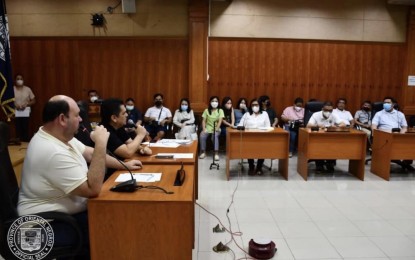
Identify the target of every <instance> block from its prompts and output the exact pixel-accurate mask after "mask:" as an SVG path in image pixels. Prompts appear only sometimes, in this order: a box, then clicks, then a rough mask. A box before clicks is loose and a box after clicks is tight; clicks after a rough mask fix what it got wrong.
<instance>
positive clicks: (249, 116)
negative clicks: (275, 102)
mask: <svg viewBox="0 0 415 260" xmlns="http://www.w3.org/2000/svg"><path fill="white" fill-rule="evenodd" d="M238 126H245V128H246V129H250V128H251V129H255V128H258V127H270V126H271V123H270V121H269V117H268V114H267V112H265V111H263V110H262V109H261V108H260V106H259V101H258V100H256V99H253V100H251V103H250V111H249V112H247V113H245V114H244V115H243V117H242V118H241V121H240V122H239V124H238ZM248 163H249V172H248V174H249V175H262V165H263V164H264V159H258V161H257V165H256V169H255V166H254V159H248Z"/></svg>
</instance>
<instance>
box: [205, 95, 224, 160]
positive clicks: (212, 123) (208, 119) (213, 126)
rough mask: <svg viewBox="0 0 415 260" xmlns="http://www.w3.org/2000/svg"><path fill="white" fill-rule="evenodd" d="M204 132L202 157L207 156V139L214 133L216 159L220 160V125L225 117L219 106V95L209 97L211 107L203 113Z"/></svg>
mask: <svg viewBox="0 0 415 260" xmlns="http://www.w3.org/2000/svg"><path fill="white" fill-rule="evenodd" d="M202 118H203V120H202V132H200V156H199V158H200V159H203V158H205V157H206V140H207V138H208V137H209V136H210V135H212V140H213V138H215V141H214V143H215V147H214V150H215V157H214V158H215V161H219V154H218V151H219V134H220V126H221V124H222V120H223V118H224V114H223V110H222V109H220V108H219V97H217V96H213V97H211V98H210V99H209V107H208V108H206V109H205V111H203V114H202Z"/></svg>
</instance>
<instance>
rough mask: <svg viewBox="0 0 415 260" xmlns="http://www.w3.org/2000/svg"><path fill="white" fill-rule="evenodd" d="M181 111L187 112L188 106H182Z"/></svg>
mask: <svg viewBox="0 0 415 260" xmlns="http://www.w3.org/2000/svg"><path fill="white" fill-rule="evenodd" d="M180 108H181V109H182V111H186V110H187V108H188V106H186V105H181V107H180Z"/></svg>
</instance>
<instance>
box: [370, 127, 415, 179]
mask: <svg viewBox="0 0 415 260" xmlns="http://www.w3.org/2000/svg"><path fill="white" fill-rule="evenodd" d="M412 159H415V134H414V133H407V134H400V133H387V132H383V131H380V130H374V132H373V144H372V163H371V165H370V171H371V172H372V173H374V174H376V175H378V176H379V177H381V178H383V179H385V180H387V181H388V180H389V179H390V167H391V166H390V164H391V160H412Z"/></svg>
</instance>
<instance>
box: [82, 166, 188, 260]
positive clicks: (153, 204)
mask: <svg viewBox="0 0 415 260" xmlns="http://www.w3.org/2000/svg"><path fill="white" fill-rule="evenodd" d="M184 169H185V171H186V179H185V182H184V184H183V186H173V183H174V179H175V177H176V170H177V167H172V166H171V165H165V166H159V165H147V166H146V168H145V170H144V171H145V172H162V173H163V175H162V177H161V181H160V182H156V183H140V184H143V185H156V186H160V187H163V188H165V189H166V190H168V191H173V192H174V194H171V195H168V194H164V193H163V192H162V191H160V190H149V189H142V190H138V191H135V192H134V193H117V192H112V191H110V190H109V189H110V188H111V187H112V186H113V185H114V184H115V183H114V180H115V179H116V177H118V175H119V172H115V173H114V174H113V175H111V177H110V178H109V179H108V180H107V181H106V182H105V183H104V186H103V187H102V190H101V193H100V195H99V196H98V197H97V198H94V199H90V200H89V201H88V219H89V239H90V249H91V259H99V260H101V259H120V260H121V259H149V260H150V259H151V260H153V259H183V260H186V259H189V260H190V259H192V248H193V243H194V201H193V197H194V194H193V182H194V179H193V173H192V171H193V170H194V167H193V166H192V165H186V166H185V167H184Z"/></svg>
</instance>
